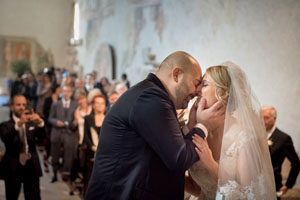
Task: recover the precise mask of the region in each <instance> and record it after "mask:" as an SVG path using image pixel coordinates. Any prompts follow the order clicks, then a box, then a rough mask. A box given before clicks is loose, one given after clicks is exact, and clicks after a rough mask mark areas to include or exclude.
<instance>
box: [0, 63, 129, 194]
mask: <svg viewBox="0 0 300 200" xmlns="http://www.w3.org/2000/svg"><path fill="white" fill-rule="evenodd" d="M129 87H130V83H129V81H128V80H127V76H126V74H123V75H122V77H121V80H120V81H113V82H110V81H109V80H108V78H106V77H102V78H101V79H100V81H98V78H97V72H96V71H92V72H91V73H88V74H86V75H85V76H84V78H81V77H79V76H78V75H77V74H76V73H70V72H68V71H66V70H62V69H60V68H54V67H51V68H47V69H45V70H44V71H43V72H39V73H37V74H34V73H32V72H31V71H27V72H25V73H24V74H20V75H18V77H17V78H16V80H15V81H14V82H13V83H12V84H11V87H10V88H11V95H10V96H11V108H12V109H11V115H12V117H13V116H16V118H20V119H21V118H25V117H27V118H28V117H29V114H28V113H27V114H26V115H24V116H23V113H24V112H29V111H30V114H31V112H32V113H34V114H35V115H36V116H39V117H40V121H39V123H42V127H43V128H39V129H38V130H39V133H38V137H36V139H35V142H36V144H37V145H39V146H41V147H42V148H41V149H42V150H43V154H44V159H43V164H44V171H45V172H46V173H53V176H52V178H51V179H50V182H51V183H54V182H56V181H58V180H59V179H58V173H60V174H61V177H62V179H63V180H64V181H68V182H69V181H70V195H73V194H74V192H75V190H76V188H81V190H80V192H81V195H83V196H84V193H85V191H86V189H87V186H88V182H89V178H90V176H91V172H92V168H93V162H94V157H95V152H96V149H97V145H98V139H99V134H100V130H101V126H102V122H103V120H104V117H105V114H106V113H107V112H108V110H109V109H110V108H111V106H113V104H114V103H115V102H116V101H117V99H118V98H119V97H120V96H121V95H122V94H123V93H124V92H125V91H126V90H127V89H128V88H129ZM19 99H21V100H22V101H21V104H20V103H19ZM24 100H25V101H24ZM28 105H29V106H28ZM17 106H19V107H18V111H16V109H13V108H15V107H17ZM30 116H31V115H30ZM29 121H30V119H29V118H28V120H27V121H26V122H29ZM14 123H16V121H12V124H14ZM39 125H41V124H39ZM8 131H9V130H8ZM4 140H6V138H4ZM26 142H27V141H26ZM30 160H31V159H30ZM50 164H51V166H52V171H51V172H50V170H49V169H51V168H49V165H50ZM40 175H41V173H39V175H38V176H37V177H39V176H40ZM22 182H23V183H24V184H25V182H26V181H22ZM38 185H39V183H38ZM24 189H25V185H24ZM31 190H32V189H31ZM36 190H39V189H37V188H36ZM36 190H35V191H36ZM11 191H13V192H12V193H15V194H17V195H19V192H16V190H11ZM17 191H19V190H17ZM24 192H25V191H24ZM36 194H37V192H36ZM38 194H39V192H38ZM7 195H9V194H8V193H7ZM28 195H29V197H28V198H29V199H35V198H34V197H33V196H32V195H31V194H30V193H29V194H28ZM37 199H38V198H37Z"/></svg>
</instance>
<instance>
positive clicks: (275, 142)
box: [262, 106, 300, 197]
mask: <svg viewBox="0 0 300 200" xmlns="http://www.w3.org/2000/svg"><path fill="white" fill-rule="evenodd" d="M262 115H263V117H264V122H265V126H266V131H267V133H268V144H269V150H270V153H271V160H272V165H273V169H274V176H275V184H276V191H277V196H278V197H280V196H282V195H284V194H285V193H286V192H287V191H288V190H289V189H291V188H292V187H293V186H294V185H295V182H296V180H297V176H298V173H299V170H300V162H299V158H298V155H297V153H296V151H295V148H294V145H293V141H292V138H291V136H289V135H288V134H286V133H284V132H282V131H281V130H279V129H278V128H277V127H276V125H275V122H276V118H277V112H276V110H275V108H274V107H272V106H264V107H262ZM285 158H287V159H288V160H289V161H290V162H291V170H290V173H289V176H288V179H287V181H286V183H285V184H284V185H283V184H282V176H281V167H282V164H283V161H284V159H285Z"/></svg>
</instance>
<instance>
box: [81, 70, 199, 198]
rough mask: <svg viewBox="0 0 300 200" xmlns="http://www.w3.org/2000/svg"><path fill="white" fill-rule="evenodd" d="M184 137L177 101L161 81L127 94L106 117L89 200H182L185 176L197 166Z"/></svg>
mask: <svg viewBox="0 0 300 200" xmlns="http://www.w3.org/2000/svg"><path fill="white" fill-rule="evenodd" d="M195 131H197V132H198V134H199V135H201V134H203V132H202V131H201V130H200V129H195V130H192V131H191V132H190V133H189V134H188V135H187V137H184V136H183V133H182V131H181V129H180V125H179V123H178V120H177V113H176V110H175V107H174V105H173V102H172V101H171V99H170V98H169V96H168V94H167V92H166V90H165V88H164V87H163V85H162V83H161V82H160V80H159V79H158V78H157V77H156V76H155V75H154V74H149V76H148V77H147V79H145V80H144V81H142V82H140V83H138V84H137V85H135V86H134V87H132V88H130V89H129V90H128V91H126V92H125V93H124V94H123V95H122V96H121V97H120V98H119V99H118V101H117V102H116V103H115V104H114V106H113V107H112V108H111V109H110V111H109V112H108V113H107V115H106V118H105V119H104V122H103V124H102V128H101V133H100V138H99V145H98V149H97V153H96V159H95V164H94V169H93V173H92V177H91V180H90V184H89V188H88V191H87V195H86V200H93V199H118V200H122V199H143V200H148V199H149V200H150V199H151V200H155V199H163V200H166V199H172V200H176V199H183V196H184V173H185V171H186V170H187V169H189V168H190V167H191V165H192V164H193V163H194V162H196V161H198V160H199V158H198V155H197V154H196V151H195V149H194V148H195V145H194V144H193V143H192V140H191V135H192V133H193V134H194V133H195Z"/></svg>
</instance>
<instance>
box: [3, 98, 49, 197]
mask: <svg viewBox="0 0 300 200" xmlns="http://www.w3.org/2000/svg"><path fill="white" fill-rule="evenodd" d="M26 105H27V102H26V98H25V97H24V96H23V95H15V96H14V97H12V101H11V106H10V108H11V112H12V119H10V120H8V121H6V122H3V123H2V124H1V125H0V136H1V139H2V141H3V142H4V144H5V147H6V152H5V155H4V157H3V160H2V161H1V162H3V163H2V164H3V168H2V170H4V173H3V174H4V182H5V194H6V199H9V200H14V199H18V197H19V194H20V191H21V185H22V183H23V188H24V189H23V190H24V196H25V200H28V199H30V200H36V199H41V195H40V182H39V178H40V177H41V176H42V170H41V166H40V161H39V158H38V153H37V151H36V143H35V141H36V137H39V135H40V134H42V133H43V130H42V129H43V127H44V121H43V119H42V118H41V117H40V116H39V115H38V114H36V113H34V111H33V109H32V108H31V107H27V106H26Z"/></svg>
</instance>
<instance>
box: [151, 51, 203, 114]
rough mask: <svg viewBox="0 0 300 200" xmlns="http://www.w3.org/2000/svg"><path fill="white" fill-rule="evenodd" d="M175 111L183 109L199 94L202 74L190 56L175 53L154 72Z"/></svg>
mask: <svg viewBox="0 0 300 200" xmlns="http://www.w3.org/2000/svg"><path fill="white" fill-rule="evenodd" d="M156 75H157V77H158V78H159V79H160V81H161V82H162V84H163V85H164V87H165V89H166V90H167V92H168V94H169V97H170V98H171V99H172V101H173V103H174V105H175V107H176V109H184V108H186V107H187V105H188V102H189V101H190V100H191V99H192V98H193V97H194V96H196V95H198V93H199V88H200V87H199V86H200V84H201V80H202V72H201V68H200V65H199V63H198V62H197V61H196V59H195V58H193V57H192V56H191V55H189V54H187V53H185V52H183V51H176V52H174V53H172V54H171V55H169V56H168V57H167V58H166V59H165V60H164V61H163V62H162V63H161V65H160V67H159V69H158V71H157V72H156Z"/></svg>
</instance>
